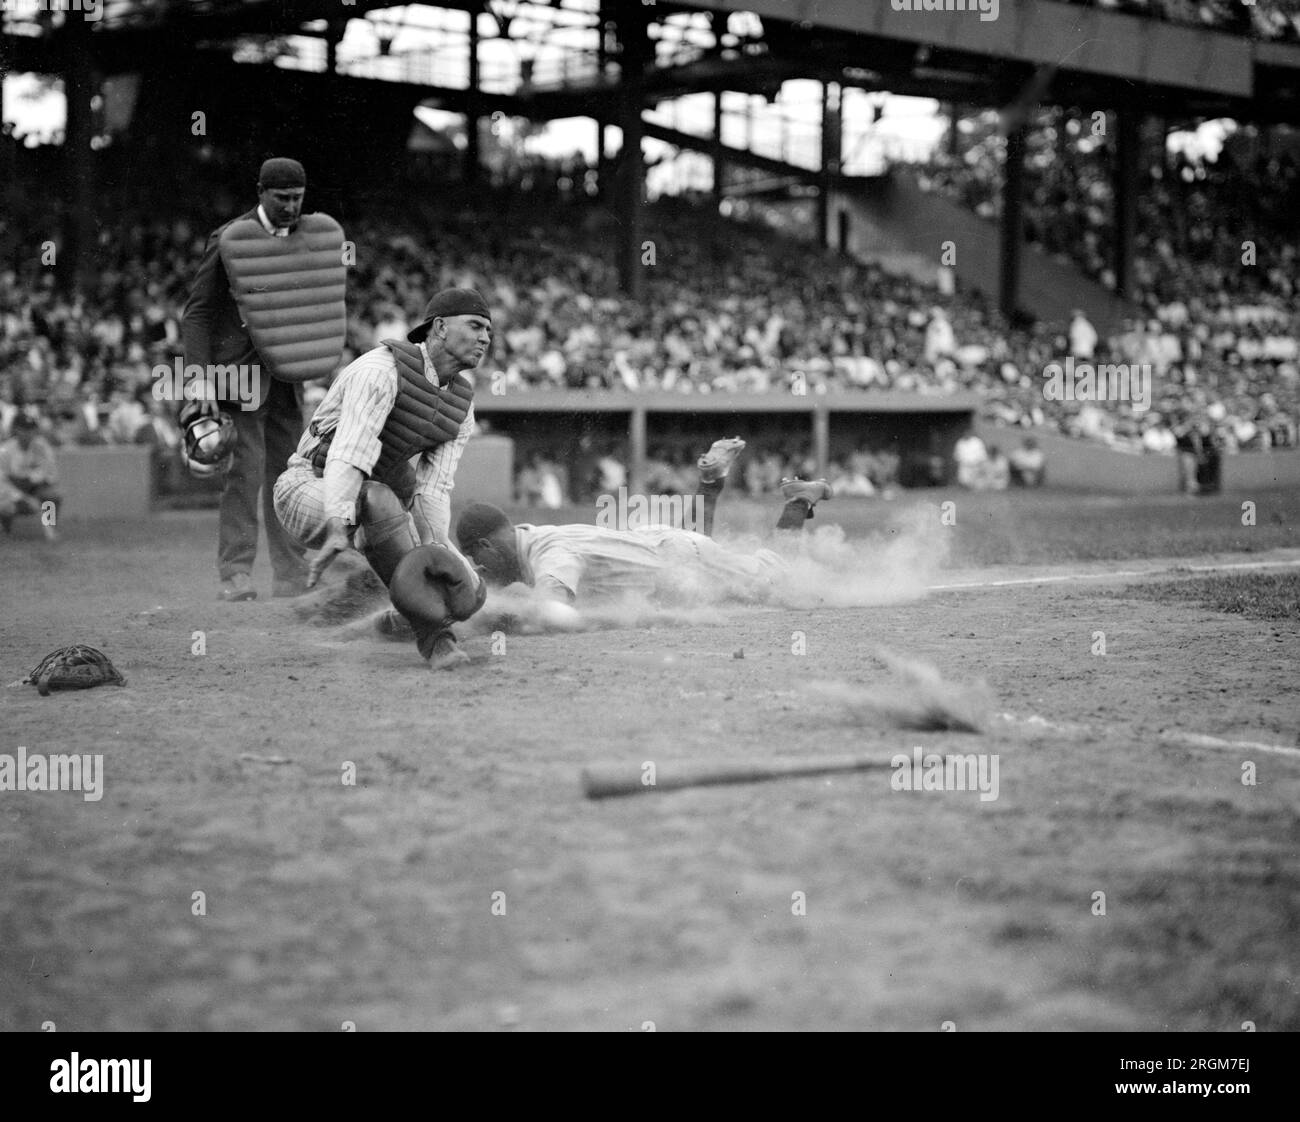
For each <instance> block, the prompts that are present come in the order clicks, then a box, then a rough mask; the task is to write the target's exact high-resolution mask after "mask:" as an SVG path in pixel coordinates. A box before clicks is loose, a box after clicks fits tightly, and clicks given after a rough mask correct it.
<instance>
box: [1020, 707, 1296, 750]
mask: <svg viewBox="0 0 1300 1122" xmlns="http://www.w3.org/2000/svg"><path fill="white" fill-rule="evenodd" d="M998 717H999V718H1000V719H1002V720H1004V721H1006V722H1008V723H1009V724H1013V725H1021V726H1025V727H1029V728H1037V729H1047V730H1050V731H1052V732H1060V733H1067V734H1068V733H1091V732H1095V731H1098V730H1095V729H1094V728H1093V726H1091V725H1076V724H1058V723H1056V722H1054V721H1049V720H1048V719H1047V718H1046V717H1040V716H1038V715H1037V714H1031V715H1030V716H1028V717H1017V716H1016V715H1015V714H1014V713H999V714H998ZM1160 740H1161V743H1164V744H1169V745H1173V746H1177V747H1180V748H1182V747H1191V748H1227V749H1230V750H1232V751H1235V752H1273V753H1276V754H1277V755H1279V756H1291V757H1293V758H1296V759H1300V748H1288V747H1286V746H1285V745H1283V744H1261V743H1259V742H1258V741H1254V740H1224V739H1223V738H1222V737H1218V736H1206V735H1205V734H1204V733H1199V732H1184V731H1183V730H1182V729H1166V730H1164V731H1163V732H1161V733H1160Z"/></svg>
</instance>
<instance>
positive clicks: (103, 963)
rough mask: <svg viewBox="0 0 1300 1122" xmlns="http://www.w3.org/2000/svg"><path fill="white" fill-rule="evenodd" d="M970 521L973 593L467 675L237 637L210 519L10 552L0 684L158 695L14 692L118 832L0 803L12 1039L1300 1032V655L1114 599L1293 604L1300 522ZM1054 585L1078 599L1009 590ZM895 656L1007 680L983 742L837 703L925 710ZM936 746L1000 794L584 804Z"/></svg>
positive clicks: (265, 605) (845, 794)
mask: <svg viewBox="0 0 1300 1122" xmlns="http://www.w3.org/2000/svg"><path fill="white" fill-rule="evenodd" d="M942 498H943V496H939V497H938V498H936V497H933V496H930V497H927V498H926V499H924V500H922V499H916V500H908V502H909V503H911V504H912V505H914V506H917V507H918V508H920V509H929V507H932V506H933V507H936V508H937V503H938V501H940V500H941V499H942ZM962 502H964V503H968V504H969V505H966V506H964V507H962V511H963V514H962V517H963V518H966V519H967V522H968V523H969V522H974V523H976V524H979V523H980V522H981V519H982V520H983V523H984V524H986V525H987V526H994V527H996V530H995V532H992V533H987V532H986V533H980V532H977V531H974V530H972V531H971V534H970V536H969V537H968V538H967V539H965V540H964V542H959V543H958V546H957V547H956V548H954V549H953V550H952V551H951V553H950V555H949V556H948V558H947V560H946V562H945V563H944V565H943V567H942V568H941V570H940V571H939V572H938V573H937V575H936V576H935V579H934V580H933V581H932V582H931V583H933V584H949V585H953V584H966V585H969V587H961V588H949V589H948V590H945V591H931V592H930V593H929V594H928V595H926V596H925V597H924V598H922V599H918V600H914V601H911V602H907V603H895V604H886V605H882V606H878V607H862V608H852V609H842V608H837V609H827V608H813V609H809V610H792V609H784V608H779V609H770V608H769V609H758V608H750V609H728V610H725V611H721V612H718V613H716V614H714V615H712V616H710V617H708V618H707V620H706V621H704V622H697V623H689V624H687V623H682V624H680V625H679V626H672V627H669V626H658V627H651V628H647V627H636V628H625V629H616V630H600V631H594V632H590V633H583V634H576V635H561V636H513V635H512V636H508V637H506V639H505V640H504V646H503V647H502V644H501V643H500V642H497V644H496V645H497V646H498V647H500V648H501V649H500V650H499V652H498V653H494V651H493V640H492V639H491V638H490V637H486V636H484V637H477V638H474V639H472V640H470V641H469V642H468V644H467V647H468V650H469V651H470V653H471V654H472V655H473V658H474V662H473V664H472V665H471V666H470V667H468V668H466V669H464V670H461V671H458V672H456V673H454V674H437V675H435V674H430V673H428V672H426V671H424V670H423V669H422V668H421V665H420V664H419V662H418V659H417V658H416V657H415V655H414V651H413V650H412V649H410V648H408V647H407V646H404V645H400V644H393V643H388V642H384V641H382V640H379V639H375V640H373V641H369V640H351V641H345V640H344V639H343V638H341V637H340V635H339V633H338V632H337V630H336V629H331V628H320V627H312V626H310V625H307V624H304V623H302V622H300V621H299V620H298V618H297V617H296V615H295V613H294V610H293V604H292V603H291V602H287V601H259V602H257V603H255V604H219V603H216V602H215V601H214V600H212V599H211V597H212V595H213V592H214V588H215V583H214V574H213V571H212V553H213V552H214V543H215V518H214V517H213V516H212V515H208V514H205V515H184V514H175V515H167V516H165V517H161V518H158V519H156V520H154V521H153V522H151V523H149V524H148V525H147V526H131V527H121V528H118V529H116V530H113V531H111V532H108V531H104V530H96V529H91V528H89V527H83V528H80V529H79V528H77V527H71V528H69V529H68V530H67V531H66V532H65V535H64V540H63V541H62V542H61V543H60V544H59V545H57V546H54V547H50V546H46V545H45V544H44V543H42V542H40V541H38V540H35V539H34V538H30V537H29V538H19V539H10V540H8V541H6V542H3V543H0V566H3V573H4V576H3V583H4V589H5V601H6V610H5V618H4V620H3V623H2V625H0V626H2V630H3V647H2V652H0V659H2V660H3V661H2V663H0V677H2V678H3V680H4V681H10V680H13V679H16V678H18V677H20V676H21V675H22V674H23V673H24V672H26V671H27V670H29V669H30V668H31V666H32V665H34V664H35V662H36V661H37V659H39V657H40V656H42V655H44V654H45V653H47V651H49V650H51V649H53V648H54V647H57V646H60V645H62V644H65V643H71V642H86V643H91V644H93V645H96V646H99V647H101V648H102V649H104V650H105V651H106V652H107V653H108V654H109V655H110V656H111V657H112V658H113V660H114V662H115V663H116V664H117V666H118V668H119V669H120V670H121V671H122V672H123V673H124V674H125V676H126V678H127V681H128V685H127V686H126V688H121V689H119V688H114V687H104V688H100V689H96V690H91V691H86V692H83V693H76V694H73V693H68V694H58V695H55V696H53V697H50V698H41V697H39V696H38V695H37V693H36V691H35V690H34V689H33V688H31V687H29V686H24V687H18V688H12V689H3V690H0V720H2V722H3V729H4V735H3V744H0V752H2V753H9V754H14V753H16V752H17V750H18V748H19V747H20V746H22V747H24V748H25V749H26V750H27V752H28V753H29V754H31V753H45V754H48V755H53V754H57V753H69V752H78V753H92V754H96V753H98V754H102V755H103V767H104V788H103V797H102V798H101V799H99V800H98V801H87V800H86V799H85V798H84V797H83V795H82V794H79V793H77V792H72V791H58V792H48V791H47V792H36V791H25V792H23V791H0V884H2V885H3V886H4V892H3V898H4V904H3V909H2V911H0V1028H3V1029H6V1030H30V1029H37V1028H39V1027H40V1026H41V1025H42V1023H44V1022H47V1021H52V1022H54V1023H55V1024H56V1025H57V1027H58V1028H59V1029H104V1030H128V1029H319V1030H338V1029H339V1028H341V1027H343V1026H344V1025H345V1023H349V1022H350V1023H352V1024H353V1025H355V1027H356V1028H357V1029H358V1030H381V1029H489V1030H492V1029H503V1028H504V1029H509V1028H518V1029H580V1028H585V1029H597V1030H638V1031H639V1030H642V1029H644V1028H648V1027H651V1026H653V1027H654V1028H656V1029H658V1030H659V1031H669V1030H680V1029H778V1028H781V1029H916V1030H939V1029H940V1028H941V1027H943V1026H944V1023H945V1022H952V1027H955V1028H956V1029H957V1030H958V1031H966V1030H980V1029H1031V1030H1057V1029H1097V1028H1119V1029H1220V1030H1232V1031H1237V1030H1240V1028H1241V1027H1242V1024H1243V1022H1246V1021H1250V1022H1253V1023H1254V1024H1255V1025H1256V1026H1257V1027H1258V1028H1259V1029H1260V1030H1278V1029H1291V1030H1294V1029H1297V1028H1300V974H1298V973H1297V969H1298V968H1297V964H1296V959H1295V946H1296V939H1297V931H1298V930H1300V809H1298V808H1300V750H1296V748H1297V732H1298V731H1300V721H1298V720H1297V717H1298V714H1300V709H1298V705H1297V697H1298V694H1297V691H1296V677H1297V675H1296V668H1297V666H1298V665H1300V623H1298V622H1297V619H1296V618H1294V617H1292V618H1287V619H1277V620H1263V621H1261V620H1257V619H1250V618H1246V617H1244V616H1242V615H1233V614H1224V613H1221V612H1217V611H1214V610H1211V609H1208V608H1206V607H1203V606H1200V605H1199V604H1197V603H1195V602H1193V603H1188V602H1185V601H1172V602H1167V601H1164V600H1152V599H1149V598H1146V597H1143V596H1138V595H1130V594H1128V593H1127V592H1126V589H1127V588H1128V587H1129V586H1130V585H1132V584H1134V583H1135V582H1138V581H1141V580H1144V579H1146V578H1145V577H1143V576H1126V575H1123V574H1125V573H1128V572H1130V570H1132V569H1134V568H1141V569H1142V570H1143V572H1144V573H1150V574H1153V575H1160V576H1162V577H1164V578H1168V577H1170V576H1171V573H1170V572H1169V571H1168V570H1169V568H1170V565H1169V564H1163V563H1160V564H1156V563H1147V564H1144V565H1141V566H1134V565H1130V564H1127V563H1125V562H1124V560H1123V559H1124V558H1141V557H1174V558H1186V557H1190V556H1191V555H1193V554H1196V555H1200V554H1203V553H1204V552H1206V551H1207V550H1214V551H1217V552H1216V555H1215V557H1216V562H1215V563H1217V564H1234V563H1243V562H1250V563H1261V562H1263V563H1270V564H1272V565H1274V566H1275V568H1276V571H1278V572H1290V571H1296V570H1295V569H1294V565H1295V562H1296V561H1297V560H1298V559H1300V550H1297V549H1295V548H1294V547H1296V546H1300V532H1297V528H1296V526H1297V523H1296V511H1295V502H1294V500H1288V501H1283V500H1280V499H1279V500H1278V502H1277V503H1276V504H1275V509H1278V510H1280V511H1281V513H1280V514H1279V515H1278V517H1277V518H1276V519H1275V520H1273V521H1271V522H1268V526H1270V527H1271V528H1269V529H1267V532H1266V533H1265V532H1263V531H1264V530H1265V525H1264V523H1265V522H1266V521H1267V520H1266V519H1264V518H1261V526H1260V530H1261V533H1260V534H1259V535H1258V536H1257V537H1256V538H1253V539H1250V542H1249V544H1250V545H1253V546H1255V547H1256V552H1252V553H1242V552H1224V551H1228V550H1240V549H1241V543H1239V542H1238V541H1237V540H1236V537H1235V536H1234V535H1239V534H1240V531H1239V529H1231V530H1228V529H1225V530H1224V531H1223V533H1222V534H1219V535H1218V536H1216V534H1215V533H1214V532H1212V531H1211V530H1210V529H1207V527H1206V524H1205V523H1204V521H1203V520H1204V519H1205V518H1207V517H1208V514H1207V512H1211V511H1214V510H1218V511H1219V512H1220V513H1222V514H1223V516H1224V517H1223V519H1222V520H1221V521H1222V523H1223V525H1224V526H1227V525H1228V523H1229V521H1230V516H1231V515H1232V513H1233V511H1235V509H1236V507H1237V506H1238V505H1239V503H1237V501H1236V500H1233V501H1226V500H1225V502H1224V503H1223V504H1221V506H1220V507H1217V508H1216V507H1212V506H1210V505H1203V506H1200V507H1188V506H1187V505H1186V504H1185V503H1184V504H1182V505H1178V506H1175V505H1174V504H1171V503H1166V502H1164V501H1163V500H1161V501H1159V502H1153V504H1152V506H1151V508H1150V510H1149V511H1148V515H1147V516H1146V517H1145V518H1144V517H1143V516H1141V515H1140V513H1139V514H1135V513H1134V512H1133V508H1132V506H1131V505H1130V506H1126V507H1124V508H1123V512H1122V516H1121V515H1116V514H1114V513H1113V511H1112V510H1111V508H1109V507H1107V506H1106V504H1105V503H1102V502H1098V503H1093V504H1091V505H1089V504H1088V503H1086V502H1084V503H1081V502H1080V501H1079V500H1076V499H1073V498H1068V497H1065V498H1062V497H1055V498H1053V497H1050V496H1046V497H1042V496H1036V497H1033V498H1029V499H1026V500H1025V501H1024V504H1023V505H1021V506H1019V507H1017V506H1016V505H1015V504H1014V503H1011V502H1009V501H1008V500H1005V499H1003V498H998V499H996V500H993V499H990V500H988V501H987V502H986V503H984V504H983V505H981V504H980V503H979V502H976V501H974V500H964V499H963V500H962ZM1288 503H1289V505H1288ZM927 504H928V505H927ZM882 506H883V504H882ZM1265 506H1266V504H1263V503H1261V509H1264V507H1265ZM841 509H842V510H843V511H844V515H843V516H848V513H849V511H850V510H851V509H855V508H850V507H848V506H847V505H846V506H844V507H842V508H841ZM863 510H867V511H868V513H866V514H863V515H862V516H861V518H860V520H859V524H858V526H856V527H854V528H853V529H852V530H851V532H853V533H857V532H864V531H865V529H866V528H868V527H870V526H871V525H873V524H880V520H881V519H883V518H884V517H885V515H884V514H882V513H879V510H880V508H869V509H868V508H866V507H865V506H864V507H863ZM967 512H969V513H967ZM1089 512H1091V513H1089ZM834 513H838V512H833V511H831V510H829V509H828V508H823V509H822V511H821V512H819V518H825V519H830V518H831V517H832V514H834ZM755 517H757V516H755ZM855 517H856V516H855ZM935 517H936V518H937V517H938V513H937V509H936V512H935ZM1089 519H1091V520H1092V523H1091V524H1092V525H1093V526H1094V527H1097V528H1099V529H1097V530H1096V531H1095V534H1094V538H1095V540H1096V541H1097V542H1099V543H1104V544H1098V545H1097V546H1096V548H1093V549H1090V550H1089V549H1083V548H1080V546H1079V542H1081V541H1092V540H1094V538H1089V537H1088V533H1087V527H1086V525H1085V523H1087V522H1088V520H1089ZM738 520H739V521H744V519H743V518H740V517H739V515H738ZM849 521H852V518H849ZM1121 523H1122V525H1121ZM1130 523H1131V526H1130ZM1108 527H1109V529H1107V528H1108ZM1116 527H1119V528H1118V529H1117V528H1116ZM1143 527H1145V528H1146V529H1145V530H1144V529H1143ZM1147 531H1149V533H1148V532H1147ZM1126 535H1127V537H1125V536H1126ZM1144 535H1145V536H1144ZM1115 537H1119V538H1121V539H1122V540H1120V541H1119V542H1118V543H1117V542H1116V541H1114V540H1113V539H1114V538H1115ZM1004 541H1013V543H1014V546H1013V547H1008V546H1006V545H1005V544H1000V543H1002V542H1004ZM1188 541H1202V542H1204V543H1205V548H1204V549H1201V550H1183V549H1181V548H1180V547H1181V546H1182V545H1183V544H1185V543H1186V542H1188ZM1044 543H1046V544H1044ZM1171 546H1173V547H1174V548H1171ZM1281 547H1292V548H1290V549H1289V550H1288V549H1283V548H1281ZM1081 555H1082V556H1087V557H1089V558H1106V560H1089V561H1080V560H1075V558H1077V557H1079V556H1081ZM999 558H1000V559H1002V560H1003V561H1004V562H1016V563H1019V564H1007V563H1003V564H999V565H997V566H996V567H990V562H992V561H994V560H997V559H999ZM1176 563H1181V562H1176ZM1176 563H1175V564H1176ZM1103 572H1106V573H1107V574H1108V577H1107V579H1100V575H1101V574H1102V573H1103ZM1008 574H1010V576H1008ZM1172 575H1173V576H1177V575H1178V574H1177V573H1173V574H1172ZM1035 576H1049V577H1064V578H1065V579H1058V580H1049V581H1046V582H1043V583H1032V584H1003V585H990V584H989V582H990V581H993V580H1008V579H1019V578H1027V577H1035ZM1080 576H1086V577H1088V578H1089V579H1072V577H1080ZM259 584H260V585H261V586H262V588H263V596H265V595H266V592H267V586H268V585H269V579H267V578H266V575H265V574H259ZM974 586H978V587H974ZM200 632H201V633H202V635H201V637H200V636H199V635H197V634H196V633H200ZM1099 633H1100V634H1101V636H1102V639H1101V641H1102V642H1103V643H1104V653H1101V651H1100V650H1099V649H1098V648H1099V640H1098V635H1099ZM196 644H201V646H202V647H203V651H204V653H201V654H196V653H193V652H194V651H195V650H196V649H197V648H196ZM881 648H883V649H884V650H885V651H888V652H892V653H893V654H895V655H897V656H899V657H901V658H904V659H907V660H916V661H919V662H923V663H928V664H931V665H933V666H934V667H935V668H937V670H938V672H939V674H940V675H942V678H943V680H944V682H946V683H967V682H971V681H974V680H976V679H982V680H983V681H984V682H986V683H987V686H988V688H989V690H990V691H991V694H992V696H993V697H994V698H995V699H996V703H995V705H994V706H993V708H992V711H991V712H990V713H988V714H986V715H985V731H984V732H982V733H979V734H970V733H958V732H942V733H935V732H921V731H914V730H913V731H909V730H907V729H903V728H899V727H898V726H897V723H896V722H895V721H893V720H891V719H889V718H888V717H887V716H885V715H882V714H880V713H874V714H873V713H872V712H870V711H866V710H862V709H855V708H852V707H849V706H845V705H841V704H837V703H836V702H835V701H834V700H832V699H829V698H827V697H825V696H819V695H817V694H816V693H814V692H813V691H812V690H811V689H810V684H811V683H818V682H820V683H825V682H839V683H850V684H855V685H864V686H874V687H876V688H877V689H883V690H886V691H888V690H890V689H895V688H900V689H901V688H902V687H900V686H898V683H897V682H896V681H895V680H894V679H892V678H891V676H890V675H891V672H890V671H889V670H887V669H886V667H885V666H884V664H883V663H882V662H881V661H880V660H879V659H878V658H877V657H876V652H877V651H878V650H879V649H881ZM799 651H802V652H803V653H797V652H799ZM741 653H743V657H738V655H740V654H741ZM1188 734H1190V735H1188ZM1223 742H1249V743H1250V744H1253V745H1264V746H1266V749H1259V748H1257V747H1256V748H1236V747H1232V746H1231V745H1230V744H1228V745H1225V744H1224V743H1223ZM918 746H919V747H922V748H923V749H924V750H925V752H926V753H938V754H946V753H952V754H956V753H961V754H966V753H974V754H984V755H986V756H996V757H997V760H998V769H999V771H998V774H999V786H998V790H997V797H996V798H993V799H987V800H985V799H981V797H980V794H979V793H978V792H976V791H969V790H968V791H951V790H950V791H924V790H923V791H899V790H894V789H892V787H891V772H890V771H888V770H885V771H878V772H867V773H863V774H858V775H842V776H834V777H825V778H817V779H797V780H787V781H781V782H775V783H766V784H759V785H752V786H733V787H714V788H706V789H699V790H687V791H681V792H674V793H668V792H657V793H648V794H643V795H638V796H636V797H632V798H626V799H614V800H608V801H604V802H592V801H588V800H586V799H584V798H583V797H582V794H581V791H580V787H579V773H580V771H581V769H582V767H583V766H584V765H587V764H590V763H593V762H597V761H626V762H628V763H629V764H630V765H631V766H632V767H634V768H636V767H639V766H640V765H641V764H642V763H643V762H646V761H653V762H654V763H655V764H656V765H657V766H660V767H663V768H668V767H670V766H671V765H672V764H673V763H674V762H679V761H689V760H696V761H699V760H708V761H713V762H726V761H738V762H744V761H753V760H763V759H772V758H778V757H779V758H782V759H786V758H792V757H800V756H808V755H814V754H815V755H822V754H848V753H854V754H862V753H879V754H880V755H881V757H882V758H885V759H888V758H890V757H892V756H893V755H894V754H896V753H906V754H909V755H910V754H911V753H912V751H913V749H914V748H916V747H918ZM1267 748H1273V749H1282V750H1280V751H1269V750H1267ZM1247 763H1250V764H1253V765H1254V775H1253V779H1254V783H1253V784H1245V783H1243V765H1244V764H1247ZM349 765H352V766H354V767H355V784H348V783H346V782H345V778H346V777H347V773H348V767H349ZM1247 770H1249V769H1247ZM196 893H197V894H202V895H201V896H196ZM1098 893H1104V898H1103V897H1101V896H1098V895H1097V894H1098ZM1103 905H1104V914H1100V913H1101V912H1102V909H1103Z"/></svg>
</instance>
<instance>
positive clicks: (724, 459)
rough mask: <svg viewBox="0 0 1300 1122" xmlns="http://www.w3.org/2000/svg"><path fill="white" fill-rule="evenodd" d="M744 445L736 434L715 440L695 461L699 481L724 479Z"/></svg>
mask: <svg viewBox="0 0 1300 1122" xmlns="http://www.w3.org/2000/svg"><path fill="white" fill-rule="evenodd" d="M744 447H745V442H744V441H743V440H741V439H740V437H738V436H728V437H726V438H725V439H723V440H715V441H714V442H713V444H712V446H711V447H710V448H709V450H708V451H707V452H705V453H704V455H703V456H701V457H700V458H699V459H698V460H696V461H695V466H696V467H698V468H699V469H700V482H701V483H716V482H717V481H718V480H719V479H725V478H726V477H727V472H729V471H730V470H731V465H732V464H733V463H735V462H736V457H737V456H739V455H740V453H741V452H742V451H743V450H744Z"/></svg>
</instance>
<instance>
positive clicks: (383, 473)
mask: <svg viewBox="0 0 1300 1122" xmlns="http://www.w3.org/2000/svg"><path fill="white" fill-rule="evenodd" d="M384 346H385V347H387V348H388V349H389V351H390V352H391V353H392V356H393V361H394V362H396V364H397V376H398V388H397V400H396V401H395V402H393V408H392V410H391V412H389V414H388V419H387V420H386V421H385V422H384V428H383V431H382V432H380V434H379V442H380V444H381V445H382V446H383V450H382V451H381V452H380V453H379V462H378V463H377V464H376V465H375V470H374V472H373V473H372V474H373V475H374V477H375V478H376V479H384V478H386V477H387V476H388V475H389V474H391V472H392V471H393V469H395V468H397V467H399V466H400V465H402V464H403V463H405V462H406V461H407V460H409V459H410V458H411V457H412V456H414V455H415V454H416V453H417V452H428V451H430V450H431V449H434V448H437V447H438V445H439V444H446V443H447V442H448V441H450V440H455V439H456V436H457V434H458V433H459V432H460V426H461V425H463V424H464V423H465V418H466V417H468V416H469V407H470V405H471V404H472V403H473V401H474V382H473V380H472V379H470V378H468V377H467V376H466V375H464V374H457V375H456V377H455V378H453V379H452V380H451V381H450V382H448V383H447V384H446V385H445V386H435V385H434V384H433V383H432V382H430V381H429V379H428V378H426V377H425V375H424V355H423V353H422V352H421V350H420V348H419V347H418V346H416V345H415V344H414V343H406V342H399V341H397V340H392V339H389V340H386V341H385V342H384Z"/></svg>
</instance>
